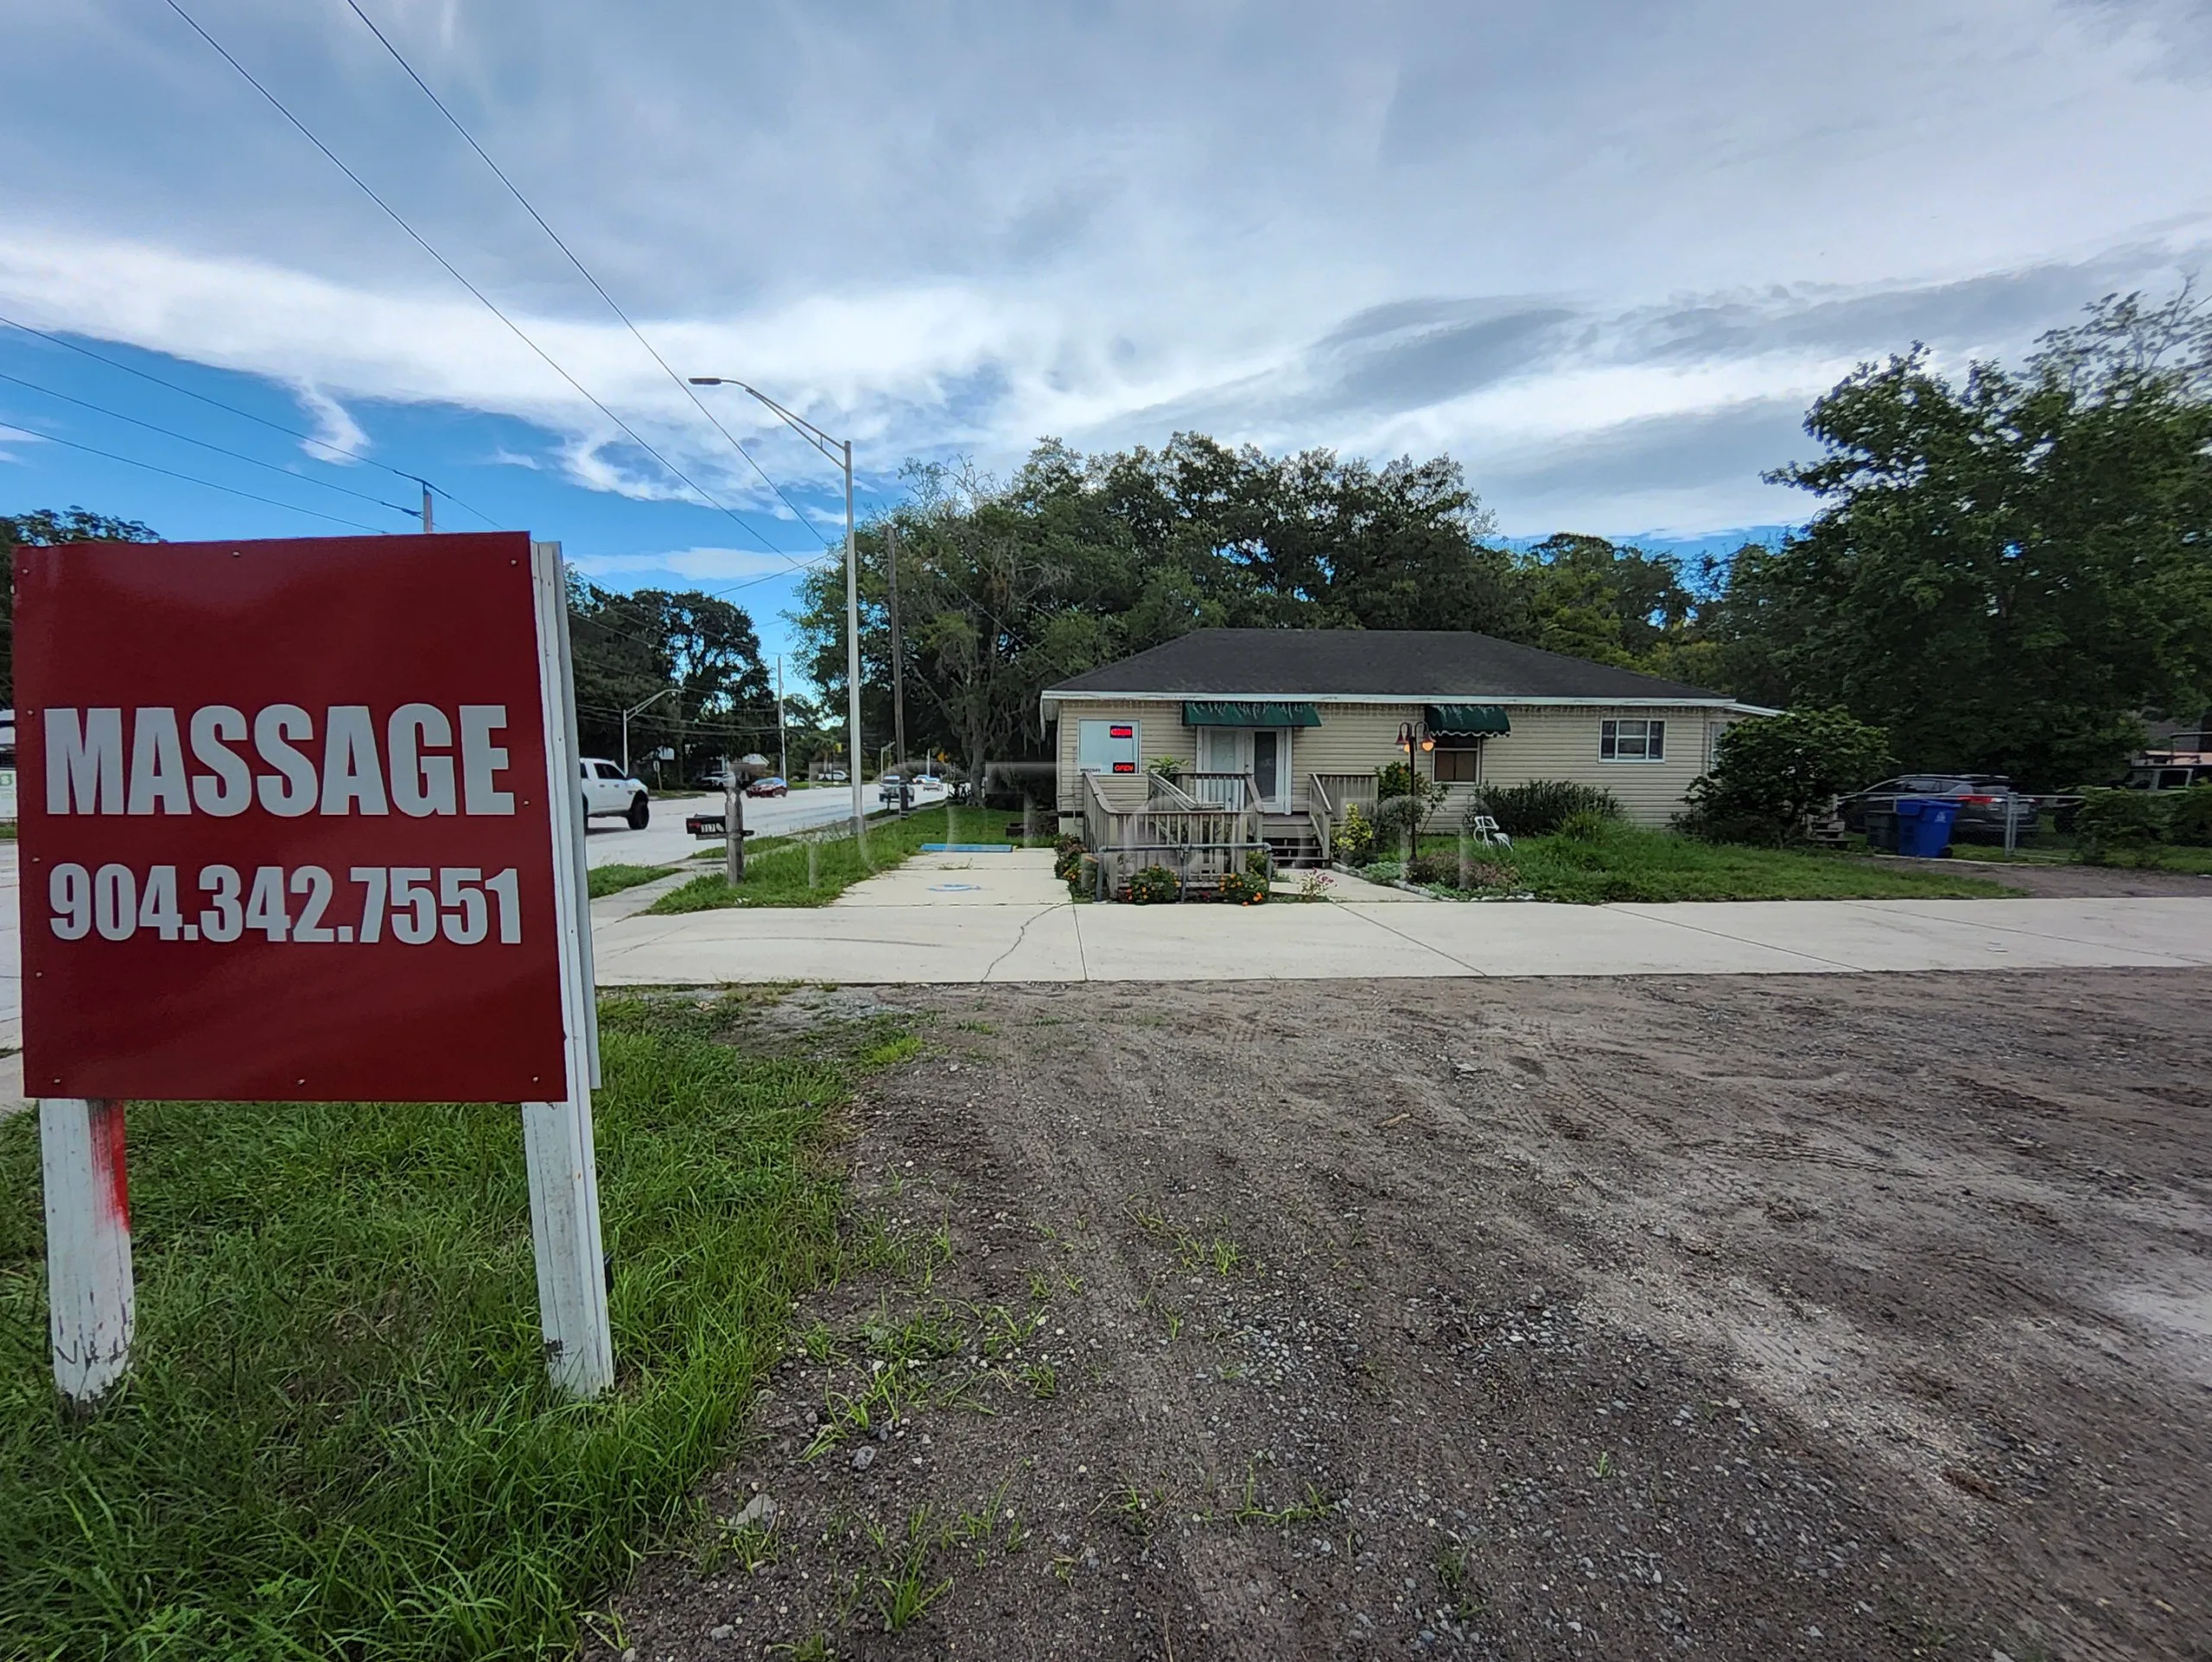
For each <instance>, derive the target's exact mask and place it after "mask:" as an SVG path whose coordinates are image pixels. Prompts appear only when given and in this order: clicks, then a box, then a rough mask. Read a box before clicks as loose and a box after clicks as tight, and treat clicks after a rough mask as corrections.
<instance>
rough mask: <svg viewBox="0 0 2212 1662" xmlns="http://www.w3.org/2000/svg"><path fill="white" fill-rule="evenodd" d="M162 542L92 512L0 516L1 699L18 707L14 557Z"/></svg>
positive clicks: (127, 522) (131, 524) (130, 523)
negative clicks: (65, 547)
mask: <svg viewBox="0 0 2212 1662" xmlns="http://www.w3.org/2000/svg"><path fill="white" fill-rule="evenodd" d="M161 540H162V539H161V538H159V537H158V536H156V535H155V533H154V532H152V531H151V530H149V529H148V528H147V527H146V526H144V525H141V524H139V523H138V521H137V520H136V519H116V518H114V517H113V516H112V515H110V514H105V513H93V512H92V510H91V509H90V508H81V507H71V508H69V509H67V510H66V511H65V512H63V513H55V512H54V510H53V509H52V508H33V509H32V510H31V511H30V512H29V513H18V514H14V515H9V514H0V697H4V698H5V699H6V701H7V702H8V704H10V705H12V704H14V703H15V702H16V550H17V549H19V548H53V547H55V546H57V545H58V544H62V543H158V542H159V541H161Z"/></svg>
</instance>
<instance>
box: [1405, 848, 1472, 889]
mask: <svg viewBox="0 0 2212 1662" xmlns="http://www.w3.org/2000/svg"><path fill="white" fill-rule="evenodd" d="M1406 881H1407V882H1409V883H1416V884H1427V883H1442V884H1443V885H1444V886H1445V887H1446V888H1458V887H1459V856H1458V855H1456V854H1417V855H1415V856H1414V857H1413V859H1412V860H1411V861H1409V862H1408V863H1407V866H1406Z"/></svg>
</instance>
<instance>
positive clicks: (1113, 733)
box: [1075, 722, 1139, 774]
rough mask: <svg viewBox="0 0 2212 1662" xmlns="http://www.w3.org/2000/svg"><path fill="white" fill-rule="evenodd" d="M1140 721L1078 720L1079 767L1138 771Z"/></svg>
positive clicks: (1089, 770)
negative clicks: (1138, 728)
mask: <svg viewBox="0 0 2212 1662" xmlns="http://www.w3.org/2000/svg"><path fill="white" fill-rule="evenodd" d="M1138 755H1139V752H1138V749H1137V724H1136V723H1135V722H1078V723H1077V724H1076V735H1075V765H1076V771H1077V773H1083V774H1134V773H1135V772H1136V771H1137V756H1138Z"/></svg>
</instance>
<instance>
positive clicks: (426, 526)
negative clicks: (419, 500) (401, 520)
mask: <svg viewBox="0 0 2212 1662" xmlns="http://www.w3.org/2000/svg"><path fill="white" fill-rule="evenodd" d="M415 482H416V484H418V485H420V486H421V487H423V535H424V536H425V537H427V536H429V534H430V532H432V531H433V530H434V529H435V527H434V526H433V525H431V523H430V481H429V480H427V479H418V480H416V481H415Z"/></svg>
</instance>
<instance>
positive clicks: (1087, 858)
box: [1053, 853, 1098, 901]
mask: <svg viewBox="0 0 2212 1662" xmlns="http://www.w3.org/2000/svg"><path fill="white" fill-rule="evenodd" d="M1053 869H1054V870H1055V871H1056V872H1057V871H1058V870H1059V868H1058V866H1057V865H1055V866H1054V867H1053ZM1063 880H1064V881H1065V882H1066V884H1067V886H1068V898H1069V899H1070V900H1071V901H1079V900H1081V899H1083V898H1084V896H1085V895H1096V894H1097V893H1098V856H1096V855H1095V854H1081V853H1079V854H1077V856H1076V857H1075V865H1074V866H1073V867H1072V868H1071V869H1070V870H1068V871H1067V872H1066V873H1065V874H1064V879H1063Z"/></svg>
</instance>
